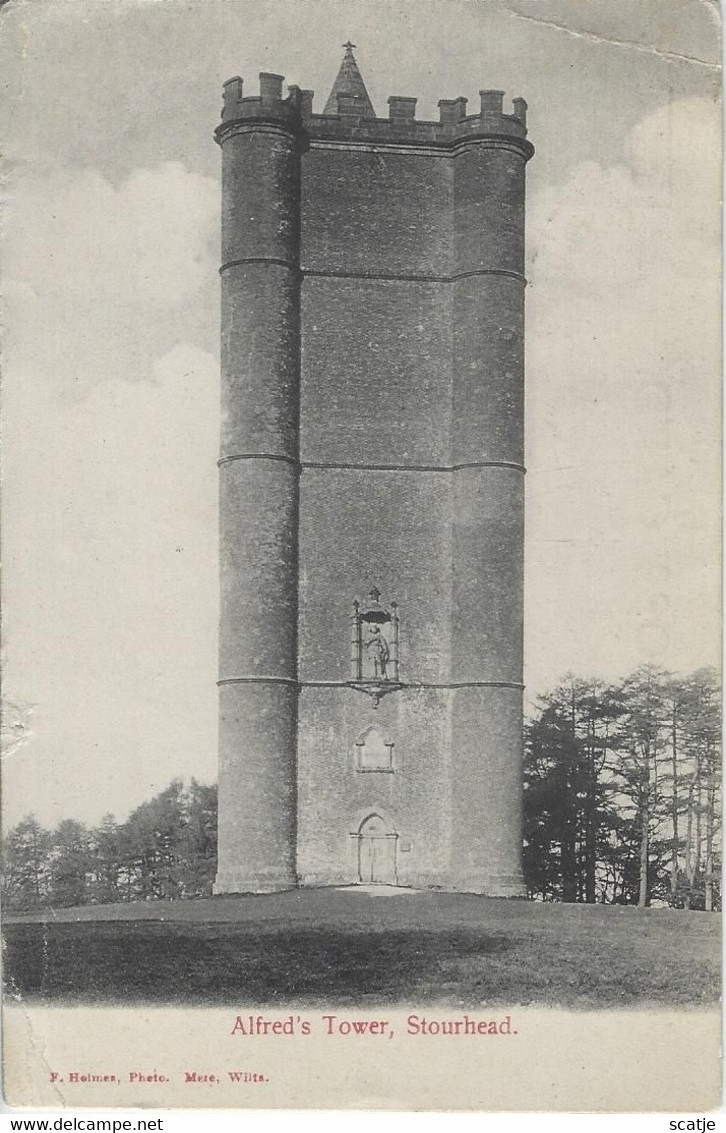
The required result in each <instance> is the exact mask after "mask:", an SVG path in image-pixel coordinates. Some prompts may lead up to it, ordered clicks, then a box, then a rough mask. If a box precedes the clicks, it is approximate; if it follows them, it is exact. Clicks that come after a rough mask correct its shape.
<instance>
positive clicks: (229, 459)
mask: <svg viewBox="0 0 726 1133" xmlns="http://www.w3.org/2000/svg"><path fill="white" fill-rule="evenodd" d="M236 460H279V461H282V462H283V464H291V465H292V466H293V467H294V468H298V469H301V470H303V471H304V470H305V469H314V470H317V471H319V470H321V469H322V470H325V469H333V470H336V471H343V472H461V471H463V470H464V469H466V468H512V469H514V471H515V472H521V473H522V474H524V473H526V471H527V469H526V468H525V467H524V465H523V464H517V463H515V461H513V460H469V461H466V462H465V463H463V464H343V463H337V462H335V461H315V460H295V459H294V457H291V456H281V455H279V454H278V453H269V452H239V453H233V454H232V455H230V456H222V457H220V459H219V460H218V461H217V465H218V466H219V467H221V466H222V465H223V464H231V463H233V462H234V461H236Z"/></svg>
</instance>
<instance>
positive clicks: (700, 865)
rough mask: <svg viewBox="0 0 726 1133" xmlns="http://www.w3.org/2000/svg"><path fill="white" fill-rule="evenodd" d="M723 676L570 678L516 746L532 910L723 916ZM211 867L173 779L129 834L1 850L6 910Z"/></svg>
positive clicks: (89, 896)
mask: <svg viewBox="0 0 726 1133" xmlns="http://www.w3.org/2000/svg"><path fill="white" fill-rule="evenodd" d="M720 799H721V752H720V696H719V688H718V682H717V675H716V673H715V672H714V671H713V670H712V669H699V670H698V671H697V672H695V673H692V674H691V675H689V676H686V677H674V676H672V675H670V674H668V673H665V672H662V671H660V670H658V669H655V668H653V667H650V666H646V667H643V668H640V669H638V670H637V671H636V672H635V673H633V674H632V675H631V676H629V677H627V678H626V679H625V680H621V681H618V682H615V683H608V682H605V681H601V680H586V679H583V678H581V677H575V676H567V677H565V678H564V679H563V680H562V681H561V682H560V683H559V684H558V685H557V686H556V688H554V689H553V690H552V691H551V692H550V693H548V694H547V695H546V696H543V697H541V698H540V701H539V703H538V705H537V707H536V711H535V712H534V714H533V716H532V718H531V719H530V720H529V721H528V722H527V726H526V732H525V760H524V873H525V881H526V886H527V892H528V895H529V897H530V898H533V899H536V900H545V901H582V902H588V903H595V902H598V903H604V904H624V905H640V906H645V905H650V904H651V903H656V904H660V905H671V906H673V907H678V908H691V909H706V910H711V909H714V908H718V907H720V885H719V874H720V846H721V838H720V836H721V827H720ZM216 868H217V788H216V786H202V785H201V784H199V783H197V782H196V781H195V780H192V781H191V784H190V785H189V786H185V785H184V784H183V783H182V782H181V780H174V781H173V782H172V783H171V784H170V785H169V786H168V787H167V788H166V789H165V790H163V791H162V792H161V793H160V794H158V795H156V796H155V797H154V798H153V799H150V800H149V801H148V802H145V803H143V804H142V805H141V806H140V807H138V808H137V809H136V810H135V811H134V812H133V813H132V814H131V815H130V816H129V818H128V819H127V821H126V822H124V823H121V824H119V823H117V822H116V821H115V820H114V818H113V817H112V816H111V815H107V816H106V817H105V818H104V819H102V821H101V823H100V824H99V825H98V826H97V827H95V828H88V827H86V826H84V825H83V824H82V823H80V822H76V821H75V820H73V819H65V820H64V821H63V822H61V823H60V824H59V825H58V826H57V828H56V829H55V830H53V831H48V830H46V829H44V828H43V827H42V826H41V825H40V823H39V822H37V820H36V819H35V818H34V817H32V816H28V817H27V818H25V819H23V821H22V822H20V823H18V825H17V826H16V827H14V829H12V830H10V831H9V832H8V833H7V834H6V836H5V838H4V852H3V874H4V878H3V896H4V903H5V908H6V909H7V910H16V911H22V910H29V909H34V908H41V907H46V906H48V905H50V906H56V907H64V906H71V905H84V904H106V903H113V902H117V901H143V900H153V899H158V898H172V899H175V898H185V897H186V898H188V897H205V896H208V895H210V894H211V892H212V883H213V880H214V876H215V873H216Z"/></svg>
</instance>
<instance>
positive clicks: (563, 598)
mask: <svg viewBox="0 0 726 1133" xmlns="http://www.w3.org/2000/svg"><path fill="white" fill-rule="evenodd" d="M0 22H1V23H2V28H1V29H0V31H1V32H2V35H1V36H0V39H1V41H2V46H1V47H0V56H2V57H0V73H2V76H3V78H2V80H1V81H2V85H3V87H4V88H5V89H4V94H5V98H4V99H3V102H4V107H5V110H4V113H5V114H7V115H8V121H7V123H3V124H2V127H0V128H2V129H3V136H4V137H5V138H6V140H7V142H8V144H7V147H6V156H5V159H4V162H3V166H2V197H1V198H0V200H1V202H2V213H0V235H1V237H2V255H3V264H4V267H3V280H2V299H3V325H4V346H3V354H2V371H3V372H2V382H3V388H2V394H3V403H4V408H3V449H4V457H3V534H2V539H3V562H4V583H3V588H4V590H3V598H4V619H3V659H4V660H3V664H4V680H3V685H4V697H5V700H6V709H5V713H4V724H3V730H4V733H5V734H4V740H5V755H4V759H3V798H4V821H5V823H6V827H7V826H10V825H13V824H14V823H15V822H16V821H18V819H19V818H20V817H22V816H23V815H24V814H26V813H28V812H30V811H32V812H34V813H35V814H36V815H37V817H38V818H39V819H40V820H41V821H42V822H44V823H45V824H46V825H53V824H55V823H57V822H58V821H60V820H61V819H62V818H64V817H75V818H78V819H80V820H82V821H87V822H97V821H98V820H99V819H100V818H101V816H102V815H104V814H106V813H108V812H113V813H115V815H116V817H117V818H118V819H123V818H125V817H126V815H127V814H128V812H129V810H130V809H131V808H133V807H135V806H137V805H139V803H141V802H142V801H143V800H144V799H146V798H148V797H149V796H150V795H152V794H154V793H156V792H157V791H159V790H161V789H162V788H163V787H165V786H166V785H167V784H168V783H169V781H170V780H171V779H172V778H173V777H176V776H181V777H183V778H187V779H188V778H190V777H191V776H195V777H196V778H197V779H199V780H201V781H202V782H212V781H215V780H216V758H217V756H216V746H217V736H216V717H217V694H216V686H215V680H216V664H217V616H218V582H217V510H216V509H217V469H216V463H215V462H216V458H217V445H218V431H219V351H218V338H219V306H218V302H219V300H218V293H219V280H218V275H217V267H218V262H219V205H220V183H219V151H218V149H217V147H216V146H215V145H214V143H213V140H212V131H213V129H214V127H215V125H216V124H217V121H218V119H219V111H220V105H221V84H222V82H223V81H224V80H225V79H227V78H229V77H231V76H232V75H236V74H239V75H242V76H243V77H244V79H245V83H246V93H250V94H252V93H255V92H256V89H257V74H258V73H259V71H274V72H277V73H280V74H284V75H285V76H286V81H287V82H288V83H297V84H298V85H299V86H301V87H303V88H308V89H314V90H315V92H316V98H315V104H314V109H315V110H316V111H318V112H319V111H320V110H321V109H322V106H323V104H324V101H325V99H326V98H327V95H328V93H329V90H330V87H331V85H332V83H333V80H334V78H335V75H336V73H337V69H338V66H339V63H340V60H341V58H342V44H343V43H344V42H345V41H346V40H348V39H352V41H353V42H354V43H355V44H356V45H357V49H356V57H357V60H358V64H359V66H360V69H361V72H362V74H363V77H364V79H365V81H366V84H367V87H368V90H369V93H370V95H371V98H372V101H373V104H374V106H375V108H376V110H377V113H378V114H379V116H381V117H385V116H386V115H387V98H388V96H389V95H390V94H403V95H413V96H416V97H417V98H418V99H419V102H418V106H417V115H418V117H420V118H436V117H437V110H436V104H437V102H438V100H439V98H454V97H457V96H458V95H460V94H463V95H464V96H466V97H467V98H468V99H469V100H470V102H469V106H470V109H472V110H473V109H474V108H475V107H476V106H477V103H478V91H479V89H480V88H483V87H487V88H501V89H503V90H506V92H507V95H508V97H517V96H523V97H525V98H526V99H527V100H528V102H529V106H530V111H529V128H530V138H531V139H532V141H533V142H534V144H535V146H536V150H537V152H536V156H535V157H534V159H533V160H532V161H531V162H530V164H529V166H528V211H527V233H528V264H527V272H528V277H529V280H530V286H529V288H528V293H527V468H528V474H527V533H526V544H525V553H526V578H525V603H526V625H525V657H526V661H525V665H526V668H525V680H526V682H527V688H528V691H527V697H528V703H532V701H533V700H534V698H535V697H536V696H537V695H538V694H540V693H542V692H544V691H546V690H547V689H548V688H549V687H551V686H552V685H553V684H554V683H555V682H556V681H557V680H558V678H559V677H561V676H562V675H563V674H564V673H566V672H568V671H574V672H576V673H578V674H581V675H584V676H588V675H593V676H595V675H598V676H603V677H605V678H617V677H619V676H624V675H625V674H627V673H628V672H630V671H631V670H633V669H634V668H635V667H637V666H638V665H640V664H642V663H646V662H648V663H653V664H657V665H660V666H662V667H664V668H666V669H669V670H672V671H675V672H687V671H690V670H692V669H694V668H697V667H700V666H701V665H705V664H718V663H719V661H720V605H719V603H720V589H719V588H720V504H719V500H720V417H721V409H720V332H719V318H720V307H719V302H720V300H719V271H720V244H719V239H720V235H719V223H720V219H719V206H718V201H719V194H720V162H721V122H720V104H719V88H720V71H719V59H720V29H719V27H718V16H717V9H716V6H715V5H714V4H712V3H710V2H709V0H466V2H460V0H385V2H383V0H255V2H253V3H249V2H247V0H184V2H181V0H122V2H117V0H90V2H87V0H46V2H45V3H43V4H38V3H37V2H35V0H26V2H25V3H19V2H17V0H10V3H9V4H7V5H6V6H5V7H4V8H3V9H2V13H0Z"/></svg>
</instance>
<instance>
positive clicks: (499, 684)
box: [217, 677, 525, 692]
mask: <svg viewBox="0 0 726 1133" xmlns="http://www.w3.org/2000/svg"><path fill="white" fill-rule="evenodd" d="M217 684H218V685H244V684H285V685H295V686H296V687H297V688H352V687H353V686H352V685H351V683H350V682H349V681H300V680H295V679H294V678H293V677H220V679H219V680H218V681H217ZM382 687H385V684H384V683H383V684H382ZM524 687H525V686H524V685H523V684H521V683H519V682H518V681H452V682H450V683H448V684H430V683H428V682H426V681H412V682H411V684H403V685H400V686H398V688H397V690H396V691H405V690H407V689H410V690H412V691H414V692H415V691H416V690H417V689H421V688H426V689H436V688H440V689H444V690H446V689H457V688H513V689H520V690H521V689H523V688H524Z"/></svg>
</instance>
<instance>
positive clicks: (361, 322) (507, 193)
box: [216, 44, 533, 896]
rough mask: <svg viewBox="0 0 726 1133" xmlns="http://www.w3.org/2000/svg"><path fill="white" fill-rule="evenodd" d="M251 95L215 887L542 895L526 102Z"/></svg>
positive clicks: (227, 463)
mask: <svg viewBox="0 0 726 1133" xmlns="http://www.w3.org/2000/svg"><path fill="white" fill-rule="evenodd" d="M282 83H283V80H282V78H281V77H280V76H279V75H271V74H262V75H260V91H259V95H255V96H253V97H244V96H243V92H242V80H241V79H240V78H234V79H231V80H230V81H229V82H228V83H226V84H225V88H224V107H223V112H222V122H221V125H220V126H219V127H218V129H217V132H216V137H217V141H218V142H219V143H220V145H221V147H222V155H223V157H222V160H223V189H222V192H223V214H222V268H221V278H222V417H223V423H222V440H221V458H220V481H221V484H220V504H221V519H220V529H221V530H220V543H221V599H222V606H221V642H220V680H219V687H220V767H219V873H218V876H217V882H216V892H218V893H227V892H245V891H254V892H265V891H270V890H275V889H282V888H291V887H293V886H296V885H306V886H310V885H312V886H322V885H342V884H354V883H356V882H363V883H373V884H375V883H383V884H385V883H387V884H397V885H404V886H420V887H440V888H445V889H457V890H464V891H470V892H477V893H487V894H491V895H505V896H509V895H517V894H520V893H522V892H523V890H522V877H521V868H520V859H521V752H522V559H523V481H524V468H523V426H524V288H525V279H524V275H523V270H524V182H525V164H526V162H527V160H528V159H529V158H530V157H531V155H532V153H533V148H532V145H531V144H530V142H528V141H527V140H526V134H527V130H526V103H525V102H524V100H523V99H519V98H518V99H515V100H514V103H513V112H512V113H511V114H510V113H505V112H504V108H503V93H502V92H501V91H492V90H489V91H482V92H481V96H480V97H481V108H480V110H479V112H478V113H476V114H473V115H472V114H467V112H466V99H464V98H457V99H451V100H443V101H441V102H440V103H439V109H440V120H439V121H438V122H423V121H418V120H417V119H416V117H415V110H416V99H414V98H404V97H399V96H395V97H391V98H389V100H388V106H389V116H388V118H386V119H382V118H377V117H376V116H375V111H374V109H373V106H372V104H371V101H370V98H369V96H368V92H367V91H366V88H365V84H364V82H363V79H362V77H361V74H360V72H359V70H358V67H357V64H356V61H355V58H354V56H353V45H351V44H347V45H346V48H345V57H344V59H343V63H342V65H341V68H340V73H339V75H338V77H337V79H336V81H335V84H334V86H333V89H332V92H331V95H330V97H329V99H328V101H327V103H326V104H325V108H324V112H323V113H322V114H314V113H313V93H312V92H311V91H303V90H300V89H299V88H298V87H289V88H288V95H287V97H286V98H283V95H282Z"/></svg>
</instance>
